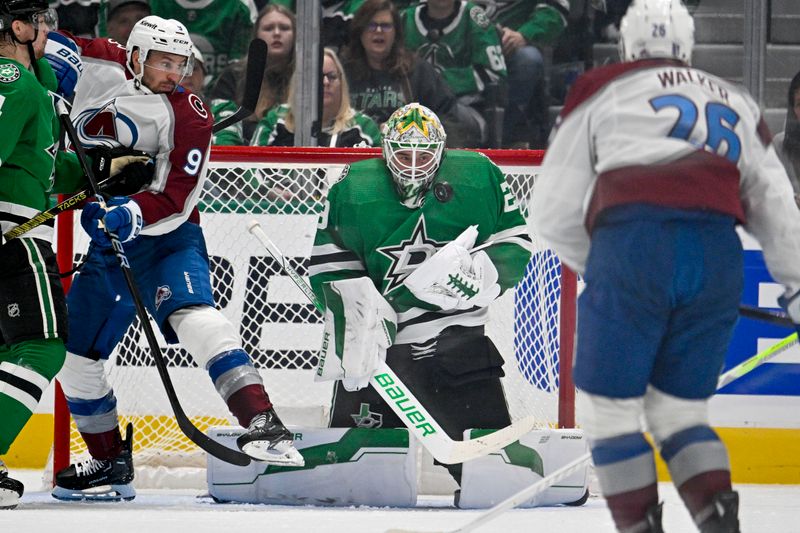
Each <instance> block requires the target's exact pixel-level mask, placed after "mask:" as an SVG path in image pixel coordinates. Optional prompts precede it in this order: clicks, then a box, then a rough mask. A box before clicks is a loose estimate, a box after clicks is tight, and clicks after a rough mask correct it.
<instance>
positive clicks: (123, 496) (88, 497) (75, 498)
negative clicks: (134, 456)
mask: <svg viewBox="0 0 800 533" xmlns="http://www.w3.org/2000/svg"><path fill="white" fill-rule="evenodd" d="M50 494H51V495H52V496H53V498H55V499H56V500H61V501H65V502H120V501H130V500H132V499H134V498H135V497H136V489H134V488H133V485H131V484H126V485H110V486H109V485H105V486H101V487H93V488H91V489H86V490H73V489H65V488H64V487H59V486H56V487H54V488H53V491H52V492H51V493H50Z"/></svg>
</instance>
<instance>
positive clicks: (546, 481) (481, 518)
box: [386, 452, 592, 533]
mask: <svg viewBox="0 0 800 533" xmlns="http://www.w3.org/2000/svg"><path fill="white" fill-rule="evenodd" d="M591 458H592V455H591V453H589V452H586V453H584V454H583V455H581V456H580V457H578V458H577V459H575V460H574V461H572V462H570V463H567V464H565V465H564V466H562V467H561V468H559V469H558V470H556V471H554V472H552V473H550V474H548V475H547V476H545V477H543V478H542V479H540V480H539V481H537V482H536V483H532V484H531V485H528V486H527V487H525V488H524V489H522V490H521V491H519V492H516V493H514V494H512V495H511V496H509V497H508V498H506V499H505V500H503V501H501V502H500V503H498V504H497V505H495V506H494V507H492V508H491V509H489V510H488V511H486V512H483V513H481V514H480V515H478V517H477V518H475V519H474V520H471V521H470V522H468V523H466V524H464V525H463V526H461V527H460V528H458V529H451V530H448V531H447V532H444V531H442V532H441V533H463V532H466V531H473V530H474V529H475V528H477V527H479V526H482V525H483V524H485V523H486V522H489V521H491V520H494V519H495V518H497V516H498V515H501V514H503V513H504V512H506V511H508V510H509V509H513V508H515V507H517V506H518V505H521V504H523V503H525V502H526V501H528V500H530V499H531V498H533V497H535V496H538V495H539V494H541V493H542V492H544V491H545V490H547V489H548V488H550V487H551V486H552V485H554V484H556V483H558V482H559V481H561V480H562V479H564V478H566V477H569V476H571V475H572V474H574V473H575V472H576V471H578V470H580V469H581V468H583V467H584V466H585V465H586V463H588V462H589V460H590V459H591ZM386 533H425V532H421V531H417V530H415V529H388V530H386ZM437 533H439V532H437Z"/></svg>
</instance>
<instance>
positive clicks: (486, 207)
mask: <svg viewBox="0 0 800 533" xmlns="http://www.w3.org/2000/svg"><path fill="white" fill-rule="evenodd" d="M444 146H445V131H444V129H443V128H442V125H441V122H440V120H439V118H438V117H437V116H436V115H435V114H434V113H433V112H432V111H431V110H430V109H428V108H426V107H424V106H422V105H420V104H417V103H412V104H408V105H406V106H403V107H401V108H400V109H398V110H397V111H395V112H394V113H393V114H392V115H391V116H390V117H389V119H388V120H387V122H386V125H385V130H384V140H383V155H384V157H383V158H375V159H368V160H364V161H360V162H357V163H354V164H352V165H350V167H349V169H347V171H346V172H345V173H344V177H343V178H342V179H341V180H340V181H339V182H338V183H336V184H335V185H333V186H332V187H331V190H330V193H329V195H328V201H327V204H326V209H325V211H324V213H323V215H322V218H321V220H320V227H319V228H318V231H317V234H316V239H315V241H314V247H313V251H312V256H311V266H310V268H309V274H310V276H311V285H312V288H313V289H314V292H315V293H316V294H317V296H318V297H319V299H320V300H321V301H322V302H324V304H325V308H326V311H325V334H324V337H325V345H324V347H323V354H322V356H321V359H324V363H323V365H322V367H321V368H320V369H319V370H318V375H319V377H320V378H322V379H325V378H328V379H337V380H338V381H337V384H336V389H335V393H334V398H333V408H332V414H331V420H330V425H331V427H354V426H355V427H405V426H404V424H403V423H402V421H401V420H400V419H399V418H398V417H397V416H396V415H395V414H394V413H393V411H392V409H391V408H390V407H389V406H388V405H386V404H385V403H384V402H383V401H382V400H381V398H380V396H379V395H378V394H377V393H376V392H375V391H374V390H372V389H370V388H368V387H367V384H368V383H369V378H370V377H371V376H372V374H373V372H374V370H375V368H376V366H377V364H378V363H379V361H381V360H384V359H385V361H386V363H388V365H389V366H390V367H391V368H392V369H393V370H394V371H395V372H396V373H397V375H398V376H399V377H400V378H401V379H402V380H403V383H404V384H406V385H407V386H408V387H409V389H411V391H412V392H413V394H414V395H415V396H416V397H417V399H419V401H420V402H421V403H422V404H423V405H425V407H426V408H427V409H428V410H429V411H430V413H431V414H432V415H433V417H434V418H435V419H436V420H439V421H441V422H442V427H443V428H444V430H445V431H446V432H447V433H448V435H449V436H450V437H452V438H453V439H457V440H461V439H462V435H463V431H464V430H465V429H467V428H485V429H498V428H502V427H505V426H507V425H508V424H510V417H509V414H508V408H507V405H506V401H505V396H504V394H503V390H502V386H501V383H500V377H502V376H503V370H502V364H503V359H502V357H501V356H500V354H499V353H498V351H497V349H496V348H495V346H494V345H493V344H492V342H491V340H490V339H489V338H488V337H487V336H486V335H485V333H484V325H485V324H486V322H487V321H488V317H489V314H488V312H489V310H488V305H489V304H490V303H491V302H492V301H494V300H495V299H496V298H497V297H498V296H499V295H500V293H501V291H505V290H506V289H509V288H511V287H513V286H514V285H515V284H516V283H517V282H518V281H519V280H520V279H521V278H522V275H523V272H524V270H525V266H526V265H527V264H528V261H529V260H530V257H531V251H530V248H531V246H530V244H531V241H530V238H529V236H528V235H527V232H526V228H525V222H524V219H523V217H522V215H521V214H520V211H519V208H518V207H517V203H516V201H515V199H514V197H513V194H512V193H511V191H510V189H509V187H508V186H507V184H506V182H505V180H504V176H503V174H502V172H501V171H500V169H499V168H497V167H496V166H495V165H494V164H493V163H492V162H491V161H490V160H489V159H488V158H486V157H485V156H483V155H481V154H478V153H474V152H466V151H457V150H445V149H444ZM489 241H491V244H490V245H489V246H487V247H486V248H484V249H482V250H480V251H477V252H471V249H472V248H474V247H476V246H479V245H481V244H483V243H487V242H489ZM459 471H460V467H459V465H456V466H453V467H451V472H452V473H453V475H454V477H455V478H456V480H458V479H459V477H460V473H459Z"/></svg>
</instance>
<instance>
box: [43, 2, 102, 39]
mask: <svg viewBox="0 0 800 533" xmlns="http://www.w3.org/2000/svg"><path fill="white" fill-rule="evenodd" d="M50 6H51V7H55V10H56V14H57V15H58V28H59V29H61V30H66V31H68V32H70V33H71V34H72V35H75V36H76V37H97V31H96V30H97V21H98V20H99V11H100V2H76V1H74V0H56V1H55V2H50Z"/></svg>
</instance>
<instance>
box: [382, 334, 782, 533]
mask: <svg viewBox="0 0 800 533" xmlns="http://www.w3.org/2000/svg"><path fill="white" fill-rule="evenodd" d="M795 344H797V333H796V332H795V333H792V334H791V335H789V336H788V337H786V338H785V339H783V340H781V341H780V342H778V343H776V344H775V345H774V346H772V347H770V348H767V349H766V350H764V351H762V352H761V353H758V354H756V355H754V356H753V357H751V358H749V359H747V360H746V361H743V362H741V363H739V364H738V365H736V366H735V367H733V368H731V369H730V370H728V371H727V372H725V373H724V374H722V375H721V376H720V377H719V380H718V381H717V390H720V389H721V388H722V387H724V386H725V385H728V384H729V383H731V382H733V381H735V380H737V379H739V378H740V377H742V376H744V375H745V374H747V373H748V372H750V371H752V370H753V369H755V368H756V367H758V366H759V365H761V364H762V363H764V362H766V361H768V360H769V359H772V358H773V357H775V356H776V355H778V354H779V353H781V352H784V351H786V350H787V349H788V348H790V347H791V346H794V345H795ZM590 458H591V454H590V453H585V454H583V455H581V456H580V457H578V458H577V459H575V460H574V461H572V462H571V463H568V464H566V465H564V466H563V467H561V468H559V469H558V470H556V471H554V472H552V473H551V474H548V475H546V476H545V477H543V478H542V479H540V480H539V481H536V482H535V483H532V484H531V485H528V486H527V487H525V488H524V489H522V490H521V491H519V492H517V493H515V494H512V495H511V496H509V497H508V498H506V499H505V500H503V501H502V502H500V503H498V504H497V505H495V506H494V507H492V508H490V509H488V510H487V511H484V512H483V513H481V514H480V515H478V516H477V517H476V518H475V519H473V520H472V521H470V522H467V523H466V524H464V525H463V526H461V527H460V528H457V529H451V530H448V531H446V532H445V531H441V532H436V533H464V532H467V531H472V530H474V529H475V528H476V527H478V526H481V525H483V524H485V523H486V522H489V521H490V520H494V519H495V518H497V517H498V516H499V515H501V514H503V513H504V512H506V511H508V510H509V509H513V508H515V507H517V506H518V505H521V504H523V503H525V502H526V501H528V500H530V499H531V498H533V497H535V496H537V495H539V494H541V493H542V492H544V491H545V490H546V489H547V488H548V487H551V486H552V485H554V484H555V483H557V482H558V481H561V480H562V479H564V478H565V477H568V476H570V475H571V474H572V473H574V472H575V471H576V470H578V469H579V468H581V467H582V466H583V465H584V464H585V463H586V462H587V461H588V460H589V459H590ZM386 533H427V532H425V531H418V530H409V529H389V530H387V531H386Z"/></svg>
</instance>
